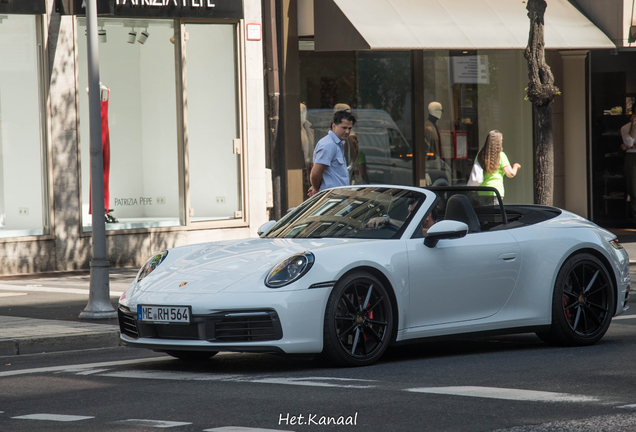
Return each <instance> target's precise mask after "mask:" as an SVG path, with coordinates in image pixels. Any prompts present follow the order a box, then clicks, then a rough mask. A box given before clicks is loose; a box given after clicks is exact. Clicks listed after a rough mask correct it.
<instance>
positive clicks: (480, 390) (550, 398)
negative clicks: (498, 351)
mask: <svg viewBox="0 0 636 432" xmlns="http://www.w3.org/2000/svg"><path fill="white" fill-rule="evenodd" d="M406 391H410V392H414V393H432V394H442V395H450V396H468V397H479V398H489V399H505V400H518V401H533V402H597V401H598V400H599V399H598V398H596V397H593V396H583V395H573V394H568V393H553V392H544V391H535V390H521V389H508V388H498V387H476V386H462V387H420V388H410V389H406Z"/></svg>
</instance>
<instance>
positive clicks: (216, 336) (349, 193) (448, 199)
mask: <svg viewBox="0 0 636 432" xmlns="http://www.w3.org/2000/svg"><path fill="white" fill-rule="evenodd" d="M259 231H260V232H261V235H260V237H258V238H252V239H247V240H239V241H227V242H212V243H205V244H196V245H189V246H183V247H177V248H173V249H169V250H165V251H161V252H159V253H157V254H155V255H154V256H152V257H151V258H150V259H149V260H148V261H147V262H146V263H145V264H144V265H143V266H142V268H141V269H140V271H139V273H138V275H137V277H136V278H135V280H134V282H132V284H131V285H130V287H129V288H128V289H127V290H126V292H125V293H124V294H123V295H122V296H121V298H120V299H119V307H118V314H119V324H120V329H121V339H122V341H123V343H124V344H125V345H128V346H131V347H139V348H147V349H151V350H155V351H161V352H165V353H167V354H169V355H171V356H174V357H177V358H181V359H206V358H209V357H211V356H213V355H214V354H216V353H217V352H219V351H237V352H266V353H281V354H303V355H306V354H307V355H311V354H322V355H323V356H324V357H325V358H327V359H328V360H330V361H331V362H333V363H334V364H336V365H339V366H364V365H369V364H372V363H373V362H375V361H377V360H378V359H379V358H380V357H381V356H382V354H383V353H384V351H385V350H386V348H387V347H388V346H390V345H392V344H401V343H406V342H413V341H418V340H424V339H426V338H432V337H448V338H452V337H457V336H458V335H462V337H465V336H466V335H472V336H482V335H490V334H505V333H524V332H534V333H536V334H537V335H538V336H539V337H540V338H541V339H542V340H544V341H545V342H547V343H550V344H559V345H565V346H583V345H590V344H593V343H595V342H597V341H599V340H600V339H601V338H602V337H603V335H604V334H605V333H606V331H607V329H608V327H609V325H610V323H611V321H612V318H613V317H614V316H617V315H619V314H621V313H623V312H624V311H625V310H626V309H627V304H626V303H627V299H628V295H629V290H630V277H629V271H628V267H629V259H628V256H627V253H626V252H625V250H624V249H623V248H622V246H621V245H620V244H619V243H618V241H617V238H616V236H615V235H613V234H612V233H611V232H609V231H607V230H605V229H602V228H600V227H598V226H597V225H595V224H594V223H592V222H590V221H588V220H586V219H584V218H582V217H580V216H577V215H575V214H573V213H570V212H567V211H565V210H560V209H558V208H555V207H547V206H539V205H503V204H502V202H501V199H500V197H499V196H498V194H497V192H496V190H495V189H492V188H483V187H472V188H467V187H446V188H429V189H422V188H415V187H398V186H389V185H387V186H380V185H368V186H348V187H341V188H335V189H330V190H326V191H323V192H321V193H319V194H316V195H315V196H313V197H312V198H310V199H308V200H307V201H305V202H303V203H302V204H301V205H299V206H298V207H297V208H295V209H293V210H291V211H290V212H288V213H287V214H286V215H285V216H284V217H283V218H282V219H281V220H279V221H278V222H275V221H270V222H268V223H266V224H265V225H263V226H262V227H261V229H260V230H259Z"/></svg>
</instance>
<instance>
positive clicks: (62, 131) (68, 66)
mask: <svg viewBox="0 0 636 432" xmlns="http://www.w3.org/2000/svg"><path fill="white" fill-rule="evenodd" d="M19 3H20V1H19V0H12V2H11V3H10V4H11V5H12V6H13V5H15V4H19ZM23 3H25V4H27V3H28V4H31V3H34V2H27V1H24V2H23ZM3 6H4V3H2V4H0V8H1V7H3ZM82 6H83V2H82V1H81V0H69V1H66V0H64V1H53V0H49V1H47V2H44V1H42V5H41V8H40V10H37V11H29V14H20V15H13V14H12V15H8V14H7V16H8V18H4V13H3V10H2V9H0V17H2V18H3V24H5V23H7V24H9V25H7V26H4V25H2V24H0V38H2V37H4V38H5V39H6V40H7V41H11V42H13V43H14V45H15V46H11V45H9V44H8V43H2V44H1V45H0V56H3V57H4V58H6V59H7V61H4V59H3V61H2V62H1V65H0V74H2V75H1V76H0V98H1V102H2V104H1V105H0V107H1V108H0V109H2V111H0V113H1V115H2V117H0V118H2V126H1V129H0V130H2V135H1V136H2V148H3V153H2V155H3V164H2V169H3V176H2V179H3V180H2V181H3V184H2V185H0V186H2V187H4V189H3V190H4V197H3V200H2V203H0V206H4V208H1V207H0V214H1V213H3V212H4V214H2V216H1V217H0V218H1V219H2V222H4V225H3V226H2V227H1V228H0V237H1V240H0V241H2V242H3V243H2V250H3V254H4V256H3V263H4V264H5V265H3V268H2V273H4V274H14V273H25V272H44V271H59V270H69V269H79V268H88V263H89V261H90V252H91V248H90V240H91V228H92V227H91V211H92V209H91V208H90V152H89V121H88V118H89V113H88V95H87V87H88V81H87V46H86V45H87V44H86V36H85V34H86V20H85V18H84V15H85V9H83V7H82ZM97 9H98V25H99V42H100V43H99V46H98V50H99V64H100V81H101V116H102V151H103V153H104V155H105V160H106V161H105V164H104V170H105V175H104V183H105V187H104V188H105V196H106V199H105V208H106V209H107V211H108V213H107V218H106V219H107V221H108V223H107V225H106V233H107V239H106V240H107V246H108V253H109V260H110V262H111V265H115V266H137V265H140V264H141V263H142V262H143V261H144V260H145V259H146V258H147V257H148V256H149V255H150V254H151V253H153V252H155V251H157V250H161V249H165V248H168V247H174V246H179V245H185V244H191V243H198V242H202V241H213V240H227V239H237V238H247V237H250V236H253V235H255V234H256V230H257V228H258V227H259V226H260V225H261V224H262V223H264V222H265V221H266V220H267V208H266V205H267V204H266V185H267V177H266V170H265V143H264V138H265V130H264V109H263V106H264V102H263V76H262V64H263V63H262V62H263V60H262V37H261V33H260V25H261V3H260V1H254V0H243V1H241V0H218V1H215V2H206V1H205V0H204V1H196V0H194V1H191V0H188V1H186V2H178V3H177V4H176V5H175V2H161V1H160V2H152V1H151V2H145V1H123V0H121V1H120V0H112V1H108V0H106V1H102V0H98V1H97ZM19 20H20V22H18V21H19ZM13 21H15V23H14V22H13ZM25 23H27V24H28V25H26V24H25ZM248 30H249V34H248ZM27 31H28V32H30V33H29V35H28V38H27V37H26V36H27V35H26V32H27ZM18 42H19V43H20V44H22V45H24V46H25V48H28V51H27V50H26V49H25V48H23V47H22V46H20V47H18V46H17V43H18ZM27 43H28V44H29V45H28V46H27ZM43 47H48V50H47V51H46V52H44V49H43ZM25 52H28V53H29V55H30V56H31V57H29V58H26V57H25V56H26V54H25ZM18 54H19V55H20V56H22V57H24V59H23V61H22V63H19V62H16V61H12V62H9V61H8V60H9V59H13V58H14V57H15V58H17V56H18ZM38 56H40V57H38ZM8 65H12V66H11V67H9V66H8ZM29 68H30V69H29ZM11 69H13V70H11ZM23 82H24V84H23ZM18 84H19V85H18ZM25 89H28V92H27V91H26V90H25ZM18 94H19V95H20V98H21V103H22V104H23V105H25V107H24V113H22V111H20V110H19V109H17V108H16V107H20V108H21V105H19V104H16V103H15V99H16V98H17V97H18V96H17V95H18ZM25 94H26V95H28V96H29V98H26V97H24V95H25ZM12 98H13V99H12ZM248 100H249V103H248ZM9 104H10V105H9ZM27 104H28V106H26V105H27ZM8 106H11V108H8ZM36 113H37V115H36ZM27 114H28V115H27ZM18 117H21V118H22V119H21V120H20V123H18V122H16V121H14V120H15V119H17V118H18ZM27 120H28V121H29V122H30V123H26V122H27ZM38 131H39V132H38ZM30 135H32V136H30ZM18 137H19V139H20V140H21V145H20V146H18V147H16V146H15V140H16V139H18ZM27 144H28V147H27ZM18 148H19V152H18ZM12 169H13V170H18V171H20V172H19V173H18V172H16V173H13V172H12ZM9 178H10V179H11V181H8V180H6V179H9ZM17 179H20V180H17ZM2 187H0V189H2ZM20 188H21V189H20ZM27 191H28V193H27ZM14 200H15V202H14ZM13 212H15V213H16V215H15V216H14V215H13ZM23 213H24V214H23ZM18 222H19V223H18Z"/></svg>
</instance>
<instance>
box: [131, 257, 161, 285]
mask: <svg viewBox="0 0 636 432" xmlns="http://www.w3.org/2000/svg"><path fill="white" fill-rule="evenodd" d="M167 256H168V251H167V250H165V251H163V252H159V253H157V254H154V255H153V256H152V257H150V259H149V260H148V261H146V264H144V265H143V266H142V267H141V269H140V270H139V273H137V279H136V282H137V283H139V282H141V280H142V279H143V278H145V277H146V276H148V275H149V274H150V273H152V271H153V270H154V269H156V268H157V267H159V264H161V263H162V262H163V260H165V259H166V257H167Z"/></svg>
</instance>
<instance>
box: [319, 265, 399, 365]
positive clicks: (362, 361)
mask: <svg viewBox="0 0 636 432" xmlns="http://www.w3.org/2000/svg"><path fill="white" fill-rule="evenodd" d="M392 332H393V311H392V305H391V298H390V297H389V294H388V292H387V290H386V288H385V287H384V285H383V284H382V283H381V282H380V281H379V280H378V279H377V278H375V277H374V276H373V275H371V274H369V273H366V272H356V273H353V274H350V275H348V276H346V277H345V278H344V279H342V280H340V281H339V282H338V283H337V284H336V286H335V287H334V289H333V291H332V293H331V295H330V296H329V301H328V303H327V309H326V311H325V328H324V338H323V340H324V349H323V354H324V355H325V356H326V357H327V358H328V359H329V360H331V361H332V362H333V363H335V364H336V365H338V366H366V365H369V364H372V363H374V362H375V361H376V360H378V358H380V356H381V355H382V354H383V353H384V351H385V350H386V348H387V347H388V346H389V344H390V342H391V337H392Z"/></svg>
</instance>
